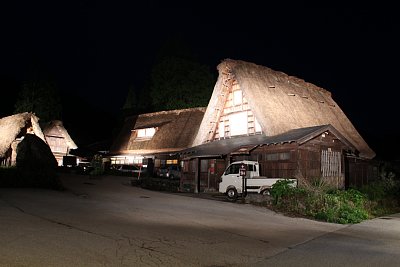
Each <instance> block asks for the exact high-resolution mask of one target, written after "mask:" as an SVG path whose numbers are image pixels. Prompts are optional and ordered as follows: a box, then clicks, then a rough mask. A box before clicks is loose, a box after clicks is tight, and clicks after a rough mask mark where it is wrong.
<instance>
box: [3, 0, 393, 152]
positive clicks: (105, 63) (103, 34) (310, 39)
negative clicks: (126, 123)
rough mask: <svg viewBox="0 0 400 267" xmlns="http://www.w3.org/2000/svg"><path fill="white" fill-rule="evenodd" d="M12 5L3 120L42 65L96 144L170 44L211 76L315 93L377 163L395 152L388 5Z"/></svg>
mask: <svg viewBox="0 0 400 267" xmlns="http://www.w3.org/2000/svg"><path fill="white" fill-rule="evenodd" d="M15 2H17V3H15V4H7V5H5V4H2V5H3V6H2V8H1V9H0V10H1V16H0V23H1V33H0V34H1V45H0V48H1V54H0V55H1V58H0V86H1V97H0V99H1V100H0V115H1V117H3V116H7V115H11V114H12V112H13V106H14V104H15V101H16V97H17V93H18V90H19V89H18V88H19V87H18V86H19V84H20V82H21V81H22V80H24V79H26V77H27V76H28V75H29V73H30V69H32V67H33V66H40V69H41V70H44V71H45V72H47V73H49V74H50V75H51V76H52V77H54V78H55V80H56V82H57V86H58V88H59V89H60V91H61V93H62V97H63V121H64V124H65V125H66V127H67V130H69V131H70V134H71V135H72V138H73V139H77V140H78V142H77V143H78V146H79V145H87V144H88V143H93V142H96V141H101V140H104V139H106V138H108V137H110V135H111V130H112V129H113V127H114V126H115V121H116V117H117V116H118V114H119V112H120V109H121V107H122V105H123V103H124V100H125V98H126V95H127V91H128V88H129V86H130V85H133V86H134V87H135V88H137V89H140V88H142V87H143V86H144V85H145V83H146V80H147V79H148V75H149V72H150V69H151V67H152V65H153V64H154V63H155V61H156V56H157V53H158V51H159V48H160V47H161V46H162V45H163V44H164V43H165V42H166V41H167V40H169V39H174V38H175V39H179V40H183V41H184V42H185V43H186V45H187V46H188V47H189V48H190V49H191V50H192V52H193V54H195V55H196V57H197V58H198V60H199V62H200V63H202V64H206V65H208V66H209V68H210V70H211V71H212V72H214V73H215V75H216V76H217V70H216V67H217V65H218V64H219V63H220V62H221V61H222V60H223V59H226V58H232V59H238V60H245V61H249V62H253V63H256V64H259V65H263V66H267V67H270V68H272V69H274V70H278V71H282V72H285V73H286V74H288V75H293V76H297V77H299V78H301V79H304V80H306V81H308V82H311V83H313V84H315V85H317V86H320V87H322V88H325V89H327V90H328V91H330V92H331V93H332V96H333V99H334V100H335V101H336V102H337V103H338V105H339V106H340V107H341V108H342V109H343V111H344V112H345V113H346V114H347V116H348V117H349V119H350V120H351V121H352V123H353V124H354V125H355V127H356V128H357V130H358V131H359V132H360V134H361V135H362V136H363V137H364V139H365V140H366V141H367V143H368V144H369V145H370V146H371V148H372V149H373V150H375V152H377V154H378V156H380V157H382V158H393V156H394V153H393V152H392V151H394V148H397V150H398V148H399V145H398V144H396V145H393V143H398V141H397V137H399V136H400V127H399V123H398V122H397V116H398V114H399V111H398V109H397V105H398V100H397V99H398V92H397V90H398V83H397V76H398V75H397V69H398V66H397V64H398V62H400V61H399V51H398V49H399V47H400V46H399V40H398V39H399V38H398V33H399V32H400V31H399V26H400V24H399V19H398V17H399V16H398V14H396V10H397V9H395V8H394V7H392V6H385V7H377V6H373V5H365V6H356V5H354V6H348V5H347V6H346V7H336V8H332V7H330V8H329V9H328V8H322V7H307V6H293V5H291V6H277V5H270V4H268V3H264V5H263V6H259V4H250V3H251V1H250V2H248V1H246V2H247V4H246V2H244V3H241V4H240V5H235V4H234V3H230V4H229V5H226V6H225V7H223V6H222V5H221V6H215V5H211V4H203V5H196V6H181V5H175V6H166V5H165V4H163V5H160V4H158V3H156V2H154V1H146V2H147V4H145V3H141V4H140V5H139V4H135V2H136V1H130V2H132V3H131V4H126V3H125V4H121V3H118V1H109V3H100V2H96V3H94V2H88V1H79V2H77V1H51V2H50V1H49V2H43V1H30V2H28V1H27V2H21V1H15ZM99 118H100V119H99ZM74 135H75V136H74Z"/></svg>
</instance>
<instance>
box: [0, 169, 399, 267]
mask: <svg viewBox="0 0 400 267" xmlns="http://www.w3.org/2000/svg"><path fill="white" fill-rule="evenodd" d="M62 179H63V182H64V184H65V185H66V187H67V188H68V190H67V191H64V192H57V191H51V190H41V189H0V266H74V267H75V266H310V265H312V263H315V264H317V263H325V264H326V263H332V264H328V265H329V266H345V265H346V264H351V265H352V266H357V263H358V262H360V261H359V259H360V258H359V257H367V258H368V259H371V260H372V262H373V263H376V262H379V261H380V260H382V259H387V260H386V261H385V263H387V264H389V266H390V265H391V264H395V263H397V264H400V261H399V256H400V247H399V243H400V239H399V236H400V221H399V218H398V217H390V218H392V219H388V220H383V219H377V220H373V221H368V222H366V223H363V224H359V225H354V226H351V227H349V226H344V225H336V224H330V223H322V222H316V221H312V220H307V219H301V218H289V217H285V216H282V215H280V214H277V213H275V212H272V211H270V210H268V209H265V208H262V207H256V206H252V205H249V204H238V203H230V202H223V201H214V200H209V199H202V198H192V197H184V196H183V195H182V196H181V195H177V194H168V193H162V192H155V191H150V190H145V189H142V188H138V187H132V186H130V185H129V178H127V177H113V176H105V177H101V178H99V179H89V178H88V177H87V176H73V175H64V176H63V177H62ZM375 222H378V223H375ZM382 227H384V228H382ZM386 227H388V228H390V231H389V230H388V229H386ZM349 242H350V243H349ZM350 248H351V249H350ZM372 252H373V253H372ZM339 257H342V258H341V259H340V260H339ZM361 262H362V261H361ZM343 263H344V264H343ZM314 266H322V265H314ZM359 266H361V265H359ZM363 266H366V265H363ZM386 266H388V265H386Z"/></svg>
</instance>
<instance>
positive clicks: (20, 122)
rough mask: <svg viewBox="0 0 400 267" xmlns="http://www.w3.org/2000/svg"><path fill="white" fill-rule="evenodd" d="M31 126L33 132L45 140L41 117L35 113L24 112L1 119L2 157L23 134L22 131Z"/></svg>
mask: <svg viewBox="0 0 400 267" xmlns="http://www.w3.org/2000/svg"><path fill="white" fill-rule="evenodd" d="M31 126H32V129H33V133H34V134H35V135H37V136H38V137H40V138H41V139H42V140H43V141H45V138H44V135H43V132H42V130H41V128H40V126H39V118H38V117H36V116H35V115H34V114H33V113H30V112H24V113H19V114H15V115H11V116H8V117H4V118H2V119H0V157H4V154H5V153H6V152H7V150H8V149H9V148H10V145H11V143H12V142H13V141H14V140H15V139H16V138H17V137H18V136H19V135H20V134H21V131H23V130H24V129H25V128H27V127H31ZM45 142H46V141H45Z"/></svg>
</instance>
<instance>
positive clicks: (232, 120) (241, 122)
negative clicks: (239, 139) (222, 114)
mask: <svg viewBox="0 0 400 267" xmlns="http://www.w3.org/2000/svg"><path fill="white" fill-rule="evenodd" d="M229 124H230V127H231V136H234V135H243V134H247V112H240V113H234V114H230V115H229Z"/></svg>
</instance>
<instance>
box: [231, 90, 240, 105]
mask: <svg viewBox="0 0 400 267" xmlns="http://www.w3.org/2000/svg"><path fill="white" fill-rule="evenodd" d="M241 104H242V91H241V90H236V91H233V105H235V106H237V105H241Z"/></svg>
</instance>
